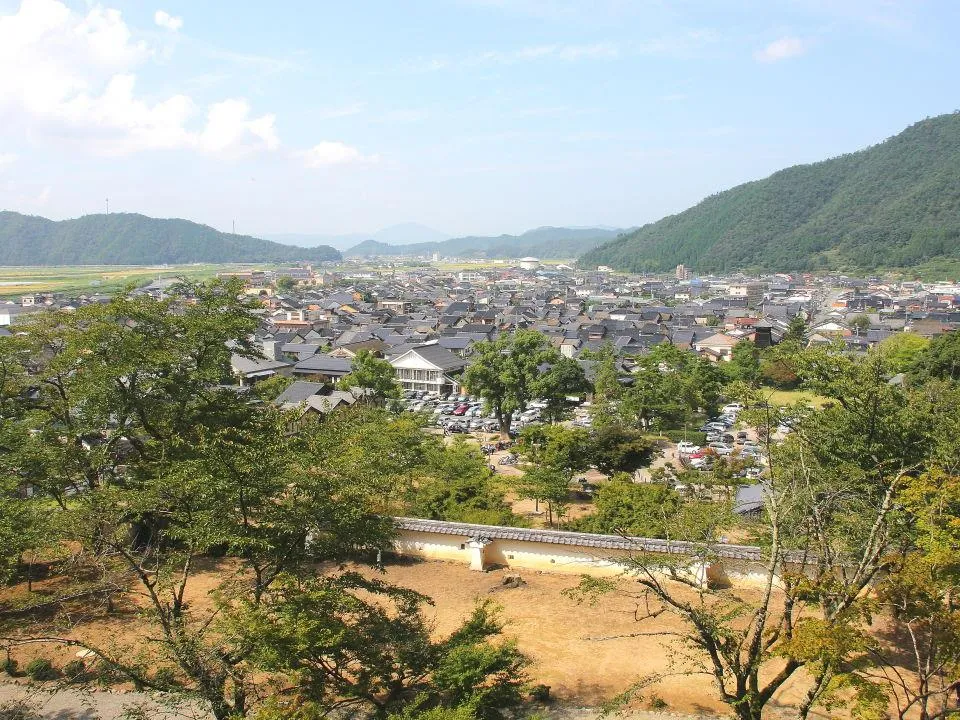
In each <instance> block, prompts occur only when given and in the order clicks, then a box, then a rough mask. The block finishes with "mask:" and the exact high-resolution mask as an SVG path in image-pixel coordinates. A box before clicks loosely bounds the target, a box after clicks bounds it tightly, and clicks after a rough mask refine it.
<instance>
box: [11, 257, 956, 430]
mask: <svg viewBox="0 0 960 720" xmlns="http://www.w3.org/2000/svg"><path fill="white" fill-rule="evenodd" d="M522 265H523V266H521V264H520V263H518V264H517V266H516V267H498V268H496V269H494V270H490V269H479V268H478V269H472V270H470V271H469V272H465V271H462V272H459V273H457V272H442V271H440V270H438V269H437V268H434V267H430V266H412V267H402V266H401V267H393V266H391V267H388V268H386V269H384V270H381V271H379V272H370V271H369V270H364V271H363V272H362V273H355V274H354V275H353V276H352V277H351V276H345V275H344V274H334V273H331V272H327V271H323V272H320V273H315V272H314V271H313V269H312V268H308V267H305V268H290V269H285V270H275V271H271V272H270V273H265V272H261V271H249V272H246V273H232V275H234V276H237V277H240V278H241V279H242V280H243V281H244V284H245V291H246V292H248V293H249V294H250V295H251V296H253V297H256V298H258V299H259V301H260V303H261V304H262V310H261V311H260V312H261V315H262V322H261V325H260V328H259V330H258V331H257V333H256V336H255V338H254V340H255V343H256V345H257V346H258V348H259V350H260V353H261V356H262V357H259V358H251V357H245V356H242V355H239V354H236V355H234V356H233V359H232V368H233V372H234V374H235V377H236V381H237V383H239V384H241V385H251V384H254V383H256V382H258V381H261V380H264V379H266V378H269V377H272V376H274V375H277V374H280V375H284V376H288V377H290V378H292V379H294V380H295V381H296V382H295V383H294V385H293V386H291V387H290V388H289V389H288V390H287V392H285V393H284V395H283V396H281V402H283V403H289V404H291V405H294V404H295V405H302V406H306V407H307V408H309V409H312V410H314V411H316V412H324V411H326V410H327V409H331V408H334V407H337V406H339V405H341V404H350V403H352V402H353V401H354V397H353V395H351V394H350V393H345V392H339V391H336V390H335V389H334V387H335V385H336V383H337V381H338V380H339V379H340V378H342V377H343V376H344V375H346V374H348V373H349V372H350V371H351V367H352V361H353V358H354V357H355V356H356V354H357V353H358V352H359V351H361V350H367V351H369V352H371V353H373V354H374V355H376V356H378V357H382V358H385V359H386V360H388V361H389V362H390V364H391V365H392V366H393V368H394V370H395V372H396V377H397V380H398V381H399V383H400V384H401V385H402V387H403V388H404V389H405V390H408V391H419V392H429V393H436V394H439V395H444V394H449V393H458V392H459V391H460V385H459V378H460V376H461V374H462V372H463V371H464V369H465V368H466V367H467V365H468V364H469V362H470V357H471V353H472V348H473V346H474V345H475V344H476V343H478V342H483V341H488V340H493V339H495V338H497V337H499V336H501V335H503V334H504V333H511V332H514V331H516V330H520V329H532V330H537V331H540V332H542V333H543V334H544V335H546V336H547V337H548V338H549V340H550V342H551V343H553V345H554V346H555V347H556V348H557V350H559V352H560V353H561V354H563V355H564V356H566V357H570V358H574V359H580V358H581V357H582V356H583V354H584V353H585V352H586V351H596V350H599V349H600V348H601V347H603V346H604V345H605V344H608V343H609V344H610V345H611V346H612V347H613V348H614V349H615V350H616V352H617V354H618V355H619V356H620V357H621V358H622V365H623V367H624V369H625V371H629V369H630V366H631V358H632V357H634V356H637V355H641V354H643V353H645V352H648V351H649V350H650V349H651V348H652V347H654V346H656V345H659V344H662V343H670V344H672V345H674V346H676V347H678V348H681V349H683V350H688V351H690V352H695V353H697V354H699V355H701V356H702V357H705V358H708V359H710V360H712V361H716V362H723V361H725V360H729V358H730V356H731V353H732V351H733V347H734V346H735V345H736V344H737V343H739V342H741V341H744V340H748V341H751V342H754V343H755V344H756V345H758V346H760V347H766V346H769V345H773V344H776V343H777V342H779V340H780V339H781V338H782V336H783V335H784V333H785V332H786V331H787V328H788V326H789V324H790V321H791V320H792V319H793V318H794V317H796V316H800V317H802V318H804V320H805V321H806V322H807V326H808V338H809V342H810V343H813V344H816V343H827V342H831V343H832V342H835V341H836V339H837V338H842V339H843V341H844V342H845V343H846V344H847V345H848V347H850V348H851V349H853V350H865V349H867V348H869V347H871V346H873V345H875V344H877V343H878V342H881V341H882V340H883V339H884V338H886V337H888V336H889V335H891V334H893V333H896V332H901V331H905V330H906V331H912V332H915V333H918V334H921V335H925V336H934V335H937V334H940V333H943V332H948V331H950V330H954V329H957V328H958V327H960V286H956V285H946V284H941V285H934V286H925V285H923V284H921V283H900V284H898V285H893V284H884V283H881V282H879V281H873V282H871V281H869V280H862V279H851V278H846V277H812V276H806V275H805V276H800V277H792V276H789V275H773V276H769V277H754V278H747V277H743V276H735V277H706V278H696V277H694V278H691V277H690V274H689V271H687V270H686V269H680V268H678V271H677V272H676V273H675V274H674V275H673V276H666V277H665V276H652V275H651V276H624V275H614V274H612V273H610V272H605V271H590V272H584V271H577V270H574V269H572V268H569V267H566V266H552V267H551V266H541V265H540V264H536V265H533V264H532V263H529V262H528V263H523V264H522ZM681 270H682V272H681ZM358 275H362V277H358ZM281 277H288V278H291V280H293V281H295V282H294V283H293V287H292V288H291V283H290V282H286V283H278V279H279V278H281ZM172 282H175V281H173V280H164V281H158V282H155V283H151V284H150V285H148V286H145V287H144V288H141V290H140V292H145V293H150V294H153V295H155V296H158V297H159V296H162V295H163V293H164V291H165V290H166V289H167V288H168V287H169V284H170V283H172ZM279 286H285V287H286V288H287V289H286V290H280V289H279ZM108 299H109V297H108V296H106V295H91V296H80V297H75V298H64V297H60V296H57V295H54V294H49V293H48V294H39V295H25V296H22V297H21V298H20V300H19V301H16V300H10V301H6V302H3V301H0V334H7V333H10V332H13V331H15V327H16V324H17V322H18V321H19V320H20V319H21V318H22V317H23V316H25V315H27V314H29V313H32V312H38V311H42V310H44V309H49V308H63V309H68V310H69V309H70V308H74V307H77V306H79V305H81V304H84V303H89V302H105V301H107V300H108ZM584 364H585V367H586V366H588V365H589V363H588V362H586V361H584ZM588 376H589V372H588Z"/></svg>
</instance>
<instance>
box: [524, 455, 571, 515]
mask: <svg viewBox="0 0 960 720" xmlns="http://www.w3.org/2000/svg"><path fill="white" fill-rule="evenodd" d="M572 479H573V476H572V474H571V473H570V472H569V471H566V470H564V469H562V468H558V467H555V466H551V465H528V466H526V467H524V468H523V475H522V476H521V477H520V478H519V479H518V480H517V483H516V490H517V494H518V495H519V496H520V497H522V498H528V499H530V500H536V501H537V503H541V502H543V503H546V504H547V524H548V525H550V526H553V523H554V517H556V523H557V527H560V523H561V521H562V520H563V516H564V515H565V514H566V509H567V507H568V506H569V504H570V481H571V480H572ZM538 507H539V505H538Z"/></svg>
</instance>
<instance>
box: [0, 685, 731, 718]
mask: <svg viewBox="0 0 960 720" xmlns="http://www.w3.org/2000/svg"><path fill="white" fill-rule="evenodd" d="M17 703H26V704H27V705H28V706H29V707H30V708H31V709H32V710H33V712H34V715H32V716H31V715H14V714H12V708H13V707H15V705H16V704H17ZM137 709H141V710H142V712H140V713H139V714H138V713H137V712H136V710H137ZM131 711H133V712H131ZM543 715H544V716H546V717H548V718H551V720H598V718H599V717H600V712H599V711H598V710H597V709H596V708H589V707H584V708H577V707H569V706H553V707H549V708H546V709H545V710H544V712H543ZM14 717H15V718H17V720H21V718H22V719H23V720H27V719H29V720H34V719H36V720H136V719H138V718H144V719H145V720H146V719H148V718H149V720H180V719H182V720H210V718H211V716H210V714H209V713H206V712H203V711H201V710H199V709H198V707H197V706H196V705H185V706H182V707H181V708H180V709H171V708H170V707H166V706H165V705H164V704H162V703H158V702H157V701H156V700H154V699H153V698H151V696H150V695H148V694H146V693H136V692H129V693H123V692H108V691H94V692H88V693H87V692H80V691H78V690H74V689H70V688H59V689H49V690H43V689H38V688H34V687H30V686H26V685H20V684H16V683H12V682H9V681H3V680H0V720H6V718H14ZM622 717H623V718H624V719H625V720H668V719H672V720H721V718H720V717H719V716H716V715H684V714H678V713H671V712H663V713H656V712H644V711H632V712H628V713H626V714H625V715H623V716H622Z"/></svg>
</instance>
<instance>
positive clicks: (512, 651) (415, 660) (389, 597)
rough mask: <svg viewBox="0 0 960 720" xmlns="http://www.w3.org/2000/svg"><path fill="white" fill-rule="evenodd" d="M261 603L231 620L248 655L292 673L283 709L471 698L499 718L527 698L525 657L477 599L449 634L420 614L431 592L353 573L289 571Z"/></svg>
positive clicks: (376, 709) (392, 708) (416, 704)
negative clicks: (297, 574)
mask: <svg viewBox="0 0 960 720" xmlns="http://www.w3.org/2000/svg"><path fill="white" fill-rule="evenodd" d="M272 592H273V594H275V595H276V596H277V597H276V599H275V600H274V601H273V602H271V603H269V604H266V605H261V606H257V607H254V606H248V607H246V608H244V611H243V612H241V613H237V615H235V617H234V621H233V623H232V625H231V628H230V629H231V634H232V635H233V637H234V643H235V644H249V645H250V646H251V647H252V653H251V661H252V663H253V664H254V665H255V666H258V667H260V668H262V669H265V670H268V671H271V672H275V673H276V672H278V673H282V674H283V675H285V676H286V677H287V678H288V685H287V687H288V688H289V690H288V691H287V693H286V694H287V695H289V696H292V697H293V698H294V699H293V700H292V702H291V703H290V705H289V706H288V707H287V708H286V709H285V711H284V714H283V715H281V716H282V717H297V715H296V714H295V713H298V712H299V713H301V714H304V713H315V715H310V714H306V715H305V716H306V717H317V716H325V715H328V714H329V713H330V712H333V711H336V712H344V711H347V712H351V713H360V714H363V715H368V714H369V715H370V716H372V717H376V718H386V717H388V716H390V715H391V714H394V713H402V712H404V711H407V712H409V711H410V710H412V709H413V708H415V709H416V710H417V711H418V712H424V711H429V710H432V709H440V708H443V709H454V708H458V707H462V706H469V707H470V709H471V716H472V717H474V718H479V719H480V720H495V719H496V718H500V717H502V716H503V714H504V712H505V711H507V710H510V709H512V708H514V707H516V706H518V705H520V704H521V703H522V701H523V689H524V687H525V684H526V682H527V676H526V672H525V668H526V666H527V665H528V664H529V660H528V659H527V658H526V657H525V656H524V655H523V654H522V653H521V652H520V651H519V650H517V648H516V645H515V644H514V643H512V642H509V641H499V642H497V641H496V640H497V638H498V637H499V636H500V634H501V633H502V629H503V626H502V624H501V623H500V621H499V619H498V617H497V614H496V611H495V609H494V608H493V607H492V605H491V604H490V603H489V602H486V603H481V604H480V605H478V606H477V607H476V609H475V610H474V612H473V614H472V615H471V617H470V618H469V619H467V621H466V622H464V623H463V624H462V625H460V626H459V627H458V628H457V629H455V630H454V631H453V632H452V633H451V634H450V635H448V636H447V637H445V638H442V639H438V638H436V637H435V634H434V632H433V628H432V626H431V624H430V622H429V621H428V620H427V618H426V617H425V616H424V614H423V611H422V606H423V605H424V604H426V603H427V602H428V601H427V598H425V597H423V596H422V595H419V594H418V593H415V592H413V591H412V590H407V589H401V588H395V587H391V586H389V585H387V584H385V583H383V582H380V581H377V580H367V579H365V578H363V577H361V576H359V575H356V574H350V573H345V574H340V575H337V576H334V577H327V578H315V579H312V580H310V581H308V582H307V583H306V584H304V583H303V582H302V581H299V580H296V579H293V578H289V579H286V580H284V581H283V582H281V583H279V584H278V585H277V586H276V589H275V590H274V591H272Z"/></svg>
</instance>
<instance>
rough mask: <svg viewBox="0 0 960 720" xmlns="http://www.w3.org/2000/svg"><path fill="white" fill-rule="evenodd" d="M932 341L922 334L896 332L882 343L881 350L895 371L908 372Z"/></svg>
mask: <svg viewBox="0 0 960 720" xmlns="http://www.w3.org/2000/svg"><path fill="white" fill-rule="evenodd" d="M929 345H930V341H929V340H928V339H927V338H925V337H923V336H922V335H917V334H915V333H909V332H899V333H894V334H893V335H891V336H890V337H888V338H885V339H884V340H883V341H882V342H881V343H880V350H881V351H882V352H883V354H884V355H885V356H886V358H887V362H888V363H889V365H890V369H891V370H892V371H894V372H898V373H901V372H907V371H908V370H910V368H911V367H913V365H914V364H915V363H916V361H917V359H918V358H919V357H920V355H921V353H923V351H924V350H926V349H927V347H929Z"/></svg>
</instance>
